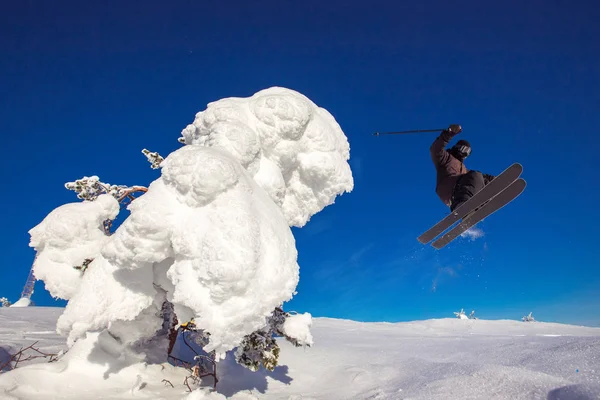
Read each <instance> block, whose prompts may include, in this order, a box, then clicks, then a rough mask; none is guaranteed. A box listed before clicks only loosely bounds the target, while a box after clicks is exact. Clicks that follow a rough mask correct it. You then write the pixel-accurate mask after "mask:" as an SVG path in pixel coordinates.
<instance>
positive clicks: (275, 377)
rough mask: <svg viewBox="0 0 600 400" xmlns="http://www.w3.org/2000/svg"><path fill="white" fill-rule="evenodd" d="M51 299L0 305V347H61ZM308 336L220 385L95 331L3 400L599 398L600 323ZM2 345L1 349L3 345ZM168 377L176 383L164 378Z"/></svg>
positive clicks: (235, 368)
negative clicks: (199, 381) (190, 381)
mask: <svg viewBox="0 0 600 400" xmlns="http://www.w3.org/2000/svg"><path fill="white" fill-rule="evenodd" d="M61 312H62V310H61V309H58V308H39V307H29V308H20V309H12V308H1V309H0V343H1V345H0V349H2V348H4V349H8V350H9V352H11V353H12V352H13V351H14V349H18V348H20V347H21V346H27V345H29V344H31V343H32V342H33V341H36V340H38V341H39V342H38V345H39V348H40V349H41V350H42V351H46V352H53V353H57V352H58V351H60V350H61V349H66V343H65V339H64V338H62V337H60V336H58V335H57V334H55V333H51V331H52V330H53V326H54V324H55V323H56V319H57V318H58V316H59V315H60V313H61ZM312 321H313V327H312V331H313V335H314V342H315V345H314V346H313V347H311V348H305V349H302V348H294V347H293V346H292V345H291V344H290V343H288V342H286V341H284V340H280V341H279V344H280V346H281V348H282V349H281V357H280V365H279V366H278V367H277V368H276V369H275V371H273V372H267V371H264V370H261V371H259V372H256V373H253V372H250V371H248V370H247V369H245V368H243V367H241V366H239V365H237V364H235V362H234V361H233V360H232V359H231V357H230V356H228V357H227V358H226V359H225V360H222V361H220V362H219V364H218V366H217V371H218V374H219V383H218V384H217V391H216V392H212V391H211V389H210V386H211V385H212V381H211V380H210V379H208V380H207V381H206V382H205V383H204V386H203V387H201V388H196V387H193V386H192V389H193V390H194V392H192V393H190V392H189V390H188V389H187V387H186V386H185V385H184V380H185V377H186V376H187V375H188V374H189V373H188V372H187V371H186V370H185V369H183V368H175V367H172V366H169V365H167V364H162V365H151V364H146V363H144V362H138V361H136V358H135V357H132V356H131V355H130V356H129V358H127V357H122V358H121V359H119V360H118V359H115V358H114V357H113V356H111V353H115V352H117V353H118V352H119V351H118V350H119V345H118V344H117V343H116V342H115V341H114V339H112V338H111V337H110V336H109V335H106V334H98V333H95V334H90V335H89V336H88V337H87V338H86V339H85V340H82V341H78V344H77V345H76V346H73V347H72V348H71V349H70V350H69V351H68V352H67V353H66V354H65V355H64V356H63V357H62V358H61V359H60V360H59V361H57V362H54V363H49V364H48V363H44V362H43V361H40V360H36V361H37V363H35V364H31V365H27V366H21V367H19V368H17V369H15V370H13V371H11V372H7V373H3V374H1V375H0V398H2V399H11V400H12V399H20V400H30V399H31V400H39V399H47V398H60V399H65V400H71V399H73V400H74V399H81V398H85V399H91V400H93V399H111V400H120V399H132V398H133V399H135V398H140V399H148V398H152V399H164V400H175V399H186V400H189V399H192V400H194V399H208V400H217V399H218V400H222V399H224V398H230V399H234V400H254V399H261V400H262V399H266V400H269V399H292V400H300V399H302V400H307V399H313V400H325V399H357V400H360V399H390V400H392V399H393V400H396V399H423V400H424V399H431V400H435V399H490V398H494V399H550V400H558V399H561V400H565V399H566V400H575V399H583V400H591V399H598V398H599V397H600V385H599V382H600V368H598V365H599V364H598V360H600V328H587V327H581V326H572V325H563V324H554V323H542V322H538V323H535V324H532V323H523V322H521V321H509V320H499V321H488V320H481V319H480V320H460V319H457V318H448V319H437V320H427V321H414V322H405V323H395V324H392V323H362V322H355V321H349V320H338V319H329V318H314V319H313V320H312ZM0 352H1V350H0ZM163 379H166V380H168V381H169V382H171V383H172V384H173V386H174V387H173V388H172V387H171V386H170V385H168V384H166V383H165V382H163Z"/></svg>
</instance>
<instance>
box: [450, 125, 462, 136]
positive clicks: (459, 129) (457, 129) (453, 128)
mask: <svg viewBox="0 0 600 400" xmlns="http://www.w3.org/2000/svg"><path fill="white" fill-rule="evenodd" d="M448 132H450V133H452V134H454V135H457V134H459V133H461V132H462V127H461V126H460V125H456V124H452V125H450V126H449V127H448Z"/></svg>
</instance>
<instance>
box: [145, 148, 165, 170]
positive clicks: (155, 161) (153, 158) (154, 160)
mask: <svg viewBox="0 0 600 400" xmlns="http://www.w3.org/2000/svg"><path fill="white" fill-rule="evenodd" d="M142 153H143V154H144V155H145V156H146V158H147V159H148V162H150V164H151V166H150V168H152V169H158V168H160V164H161V163H162V162H163V161H164V160H165V159H164V158H163V156H161V155H160V154H158V153H157V152H152V151H150V150H147V149H143V150H142Z"/></svg>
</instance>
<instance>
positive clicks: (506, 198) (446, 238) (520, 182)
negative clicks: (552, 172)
mask: <svg viewBox="0 0 600 400" xmlns="http://www.w3.org/2000/svg"><path fill="white" fill-rule="evenodd" d="M525 186H527V183H526V182H525V180H524V179H522V178H519V179H517V180H516V181H514V182H513V183H512V184H510V186H508V187H507V188H506V189H504V190H503V191H502V192H500V193H499V194H498V195H497V196H495V197H493V198H492V199H491V200H490V201H489V202H488V203H487V204H485V205H483V206H482V207H481V208H480V209H478V210H476V211H475V212H473V213H472V214H469V215H468V216H467V217H466V218H464V219H463V220H462V221H461V222H460V223H459V224H458V225H456V226H455V227H454V228H452V229H451V230H449V231H448V232H446V233H445V234H444V235H443V236H441V237H440V238H439V239H437V240H436V241H435V242H433V243H432V244H431V245H432V246H433V247H435V248H436V249H438V250H439V249H441V248H442V247H444V246H446V245H447V244H448V243H450V242H451V241H453V240H454V239H456V238H457V237H458V236H460V235H462V234H463V233H464V232H466V231H467V230H469V229H470V228H471V227H473V226H475V225H476V224H477V223H479V222H480V221H481V220H483V219H484V218H486V217H488V216H490V215H492V214H493V213H495V212H496V211H498V210H499V209H501V208H502V207H504V206H505V205H507V204H508V203H510V202H511V201H513V200H514V199H516V198H517V197H518V196H519V195H520V194H521V193H523V190H525Z"/></svg>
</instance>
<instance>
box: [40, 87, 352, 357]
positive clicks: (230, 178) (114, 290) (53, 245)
mask: <svg viewBox="0 0 600 400" xmlns="http://www.w3.org/2000/svg"><path fill="white" fill-rule="evenodd" d="M182 134H183V140H182V142H183V143H184V144H186V146H184V147H182V148H180V149H179V150H176V151H174V152H173V153H171V154H169V155H168V156H167V157H166V158H164V160H161V161H160V162H158V154H156V158H157V162H156V166H157V167H159V168H160V169H161V176H160V177H159V178H158V179H156V180H155V181H154V182H152V183H151V184H150V185H149V187H148V190H147V192H146V193H145V194H144V195H143V196H141V197H139V198H138V199H136V200H135V201H133V202H132V203H131V204H130V205H129V206H128V210H129V211H130V215H129V217H128V218H127V219H126V220H125V221H124V222H123V223H122V224H121V225H120V226H119V227H118V229H117V230H116V231H115V232H114V234H112V235H111V236H107V235H105V232H104V230H103V223H104V221H105V220H107V219H114V218H115V217H116V215H117V213H118V210H119V204H118V202H117V201H116V200H115V199H114V197H113V196H110V195H101V196H99V197H98V198H97V200H95V201H91V202H90V201H84V202H82V203H73V204H66V205H64V206H61V207H58V208H57V209H55V210H54V211H52V212H51V213H50V214H49V215H48V216H47V217H46V218H45V219H44V220H43V221H42V222H41V223H40V224H39V225H38V226H36V227H35V228H33V229H32V230H31V231H30V234H31V246H32V247H35V249H36V251H37V252H38V255H37V259H36V261H35V264H34V265H35V266H34V272H35V275H36V277H37V278H38V279H41V280H43V281H44V282H45V284H46V287H47V288H48V290H49V291H50V293H51V294H52V295H53V296H56V297H61V298H64V299H68V300H69V303H68V305H67V307H66V309H65V312H64V313H63V314H62V315H61V317H60V318H59V319H58V324H57V330H58V332H59V333H60V334H63V335H66V336H68V340H67V343H68V345H69V346H73V345H77V343H78V342H77V341H78V340H84V338H87V339H85V340H87V341H89V340H92V339H90V337H91V336H90V333H92V332H104V331H105V330H106V331H107V333H108V334H109V335H112V336H114V337H118V339H119V343H120V344H122V345H123V346H125V347H123V348H122V349H121V350H119V354H121V355H123V354H124V353H126V352H127V351H129V350H130V349H131V348H132V347H133V346H135V345H136V344H139V343H140V342H144V341H148V340H150V339H152V338H153V337H154V336H155V334H156V332H157V331H158V330H159V329H161V327H162V322H163V321H162V319H161V317H160V310H161V307H162V305H163V303H165V301H168V302H170V303H172V304H173V305H174V310H175V313H176V316H177V320H178V321H179V322H180V323H183V322H186V321H189V320H191V319H194V321H195V324H196V325H197V326H198V327H199V328H200V329H203V330H206V331H207V332H209V333H210V340H209V342H208V344H206V345H205V347H204V350H205V351H206V352H211V351H215V352H216V357H217V358H218V359H221V358H224V357H225V356H226V353H227V352H228V351H230V350H232V349H234V348H235V347H236V346H238V345H239V344H240V343H241V341H242V340H243V338H244V337H245V336H246V335H249V334H251V333H252V332H255V331H257V330H259V329H261V328H263V327H264V326H265V324H266V322H267V317H269V316H270V315H271V314H272V312H273V310H274V309H275V308H276V307H279V306H281V305H282V304H283V303H285V302H286V301H289V300H290V299H291V298H292V296H293V295H294V294H295V290H296V286H297V284H298V280H299V265H298V263H297V258H298V254H297V250H296V245H295V240H294V237H293V235H292V232H291V229H290V226H303V225H304V224H305V223H306V222H307V221H308V220H309V219H310V217H311V216H312V215H314V214H315V213H317V212H319V211H321V210H322V209H323V208H324V207H326V206H328V205H330V204H332V203H333V202H334V199H335V198H336V197H337V196H338V195H341V194H343V193H344V192H347V191H351V190H352V188H353V178H352V172H351V170H350V166H349V164H348V159H349V154H350V153H349V151H350V148H349V144H348V141H347V138H346V136H345V135H344V133H343V132H342V130H341V128H340V126H339V125H338V124H337V122H336V121H335V119H334V118H333V117H332V116H331V114H329V112H327V111H326V110H325V109H323V108H320V107H317V106H316V105H315V104H314V103H313V102H312V101H310V100H309V99H308V98H306V97H305V96H303V95H301V94H300V93H297V92H295V91H292V90H289V89H284V88H270V89H266V90H263V91H260V92H258V93H256V94H255V95H254V96H252V97H250V98H246V99H242V98H229V99H223V100H219V101H216V102H213V103H211V104H209V105H208V107H207V109H206V110H205V111H203V112H200V113H198V114H197V115H196V118H195V120H194V123H193V124H191V125H189V126H188V127H187V128H185V129H184V130H183V132H182ZM144 154H146V155H150V153H149V152H147V151H145V152H144ZM153 157H154V156H153ZM92 178H93V179H92ZM92 178H84V179H83V180H80V181H76V182H71V183H68V184H67V188H71V189H74V190H76V191H77V190H79V189H82V188H83V189H86V190H87V191H86V190H84V191H83V192H82V193H84V194H85V193H88V192H89V193H94V194H95V193H96V192H97V190H95V189H94V188H96V186H97V184H98V182H99V181H98V178H97V177H96V176H94V177H92ZM88 187H89V188H88ZM88 189H89V190H88ZM94 190H95V191H94ZM88 197H89V196H88ZM88 197H86V198H88ZM89 198H92V197H89ZM84 263H85V266H86V269H85V271H80V270H77V269H75V268H74V267H76V266H81V265H82V264H84ZM309 319H310V318H309ZM309 319H308V320H307V319H304V320H303V322H299V321H296V323H295V325H294V326H293V327H292V328H290V329H293V330H294V333H295V334H299V335H301V337H302V342H303V343H304V342H305V343H309V342H310V341H311V337H310V332H309V331H308V327H309V326H310V321H309ZM290 326H292V325H290ZM101 337H104V335H102V336H101ZM119 357H120V356H119Z"/></svg>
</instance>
